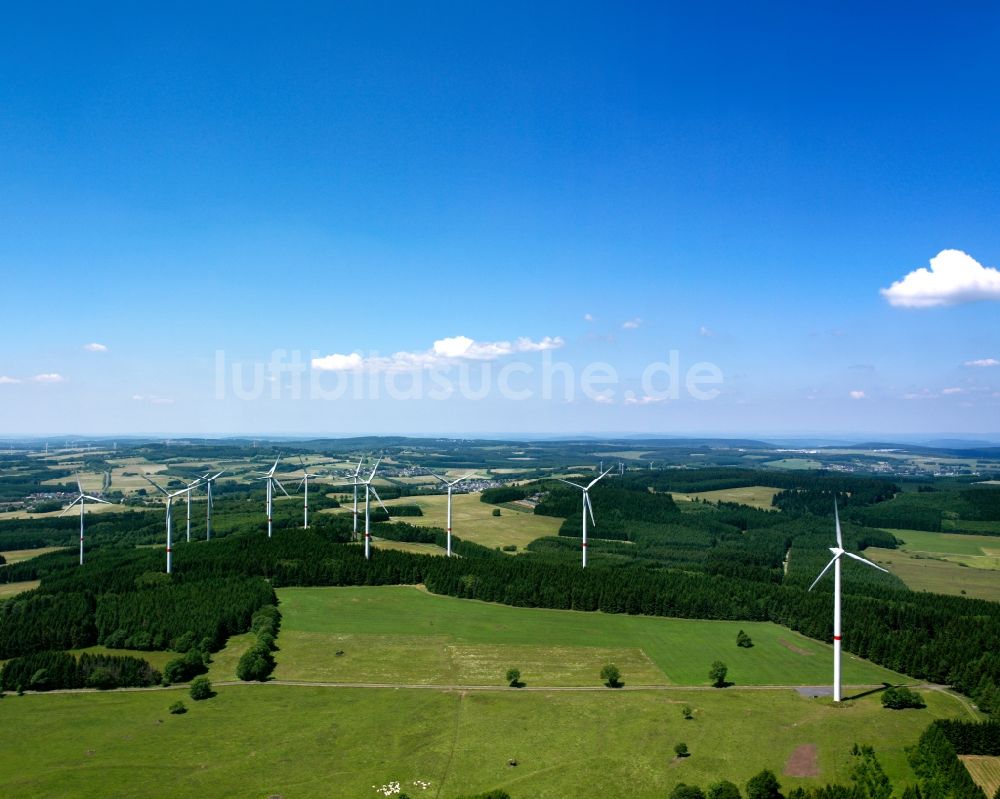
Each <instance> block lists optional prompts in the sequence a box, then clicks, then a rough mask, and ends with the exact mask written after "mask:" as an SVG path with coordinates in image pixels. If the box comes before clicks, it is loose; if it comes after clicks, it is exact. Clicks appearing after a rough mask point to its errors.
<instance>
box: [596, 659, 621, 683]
mask: <svg viewBox="0 0 1000 799" xmlns="http://www.w3.org/2000/svg"><path fill="white" fill-rule="evenodd" d="M601 679H602V680H604V684H605V685H607V686H608V688H618V687H619V686H620V685H621V684H622V673H621V671H619V670H618V667H617V666H616V665H615V664H614V663H609V664H608V665H606V666H605V667H604V668H603V669H601Z"/></svg>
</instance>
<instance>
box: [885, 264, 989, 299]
mask: <svg viewBox="0 0 1000 799" xmlns="http://www.w3.org/2000/svg"><path fill="white" fill-rule="evenodd" d="M881 294H882V296H883V297H885V298H886V299H887V300H888V301H889V304H890V305H894V306H896V307H899V308H934V307H936V306H940V305H959V304H961V303H965V302H976V301H977V300H1000V271H998V270H996V269H994V268H992V267H987V266H983V265H982V264H981V263H979V262H978V261H977V260H976V259H975V258H973V257H972V256H970V255H967V254H966V253H964V252H962V251H961V250H941V252H939V253H938V254H937V255H936V256H934V257H933V258H931V268H930V269H927V268H926V267H921V268H920V269H915V270H914V271H912V272H910V273H909V274H908V275H905V276H904V277H903V278H902V279H901V280H897V281H896V282H895V283H893V284H892V285H891V286H889V288H887V289H881Z"/></svg>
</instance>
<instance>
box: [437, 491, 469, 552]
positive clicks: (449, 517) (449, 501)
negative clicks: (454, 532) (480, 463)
mask: <svg viewBox="0 0 1000 799" xmlns="http://www.w3.org/2000/svg"><path fill="white" fill-rule="evenodd" d="M473 474H475V472H471V473H469V474H467V475H465V476H464V477H459V478H458V479H457V480H452V481H451V482H450V483H449V482H448V480H447V479H446V478H444V477H441V476H440V475H437V474H434V472H431V476H432V477H436V478H437V479H438V480H440V481H441V482H442V483H444V484H445V486H446V487H447V489H448V528H447V533H448V557H449V558H450V557H451V489H452V488H454V487H455V486H456V485H457V484H458V483H461V482H462V481H463V480H468V479H469V478H470V477H472V475H473Z"/></svg>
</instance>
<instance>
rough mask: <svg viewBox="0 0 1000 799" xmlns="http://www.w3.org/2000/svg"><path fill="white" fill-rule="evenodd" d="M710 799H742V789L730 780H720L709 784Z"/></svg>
mask: <svg viewBox="0 0 1000 799" xmlns="http://www.w3.org/2000/svg"><path fill="white" fill-rule="evenodd" d="M708 799H740V789H739V788H737V787H736V785H735V784H733V783H731V782H730V781H729V780H719V781H718V782H713V783H712V784H711V785H709V786H708Z"/></svg>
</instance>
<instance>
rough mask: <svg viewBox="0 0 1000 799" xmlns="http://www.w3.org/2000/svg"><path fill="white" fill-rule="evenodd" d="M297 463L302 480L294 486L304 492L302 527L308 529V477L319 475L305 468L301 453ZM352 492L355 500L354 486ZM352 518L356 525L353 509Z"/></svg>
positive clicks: (355, 514) (355, 515) (355, 491)
mask: <svg viewBox="0 0 1000 799" xmlns="http://www.w3.org/2000/svg"><path fill="white" fill-rule="evenodd" d="M299 463H300V464H302V480H301V481H300V482H299V487H298V488H296V489H295V490H296V491H298V490H299V488H304V489H305V494H303V499H302V529H303V530H308V529H309V478H310V477H319V475H318V474H309V471H308V470H307V469H306V462H305V461H304V460H302V456H301V455H299ZM354 493H355V501H356V500H357V488H355V490H354ZM354 518H355V525H357V511H355V513H354Z"/></svg>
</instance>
